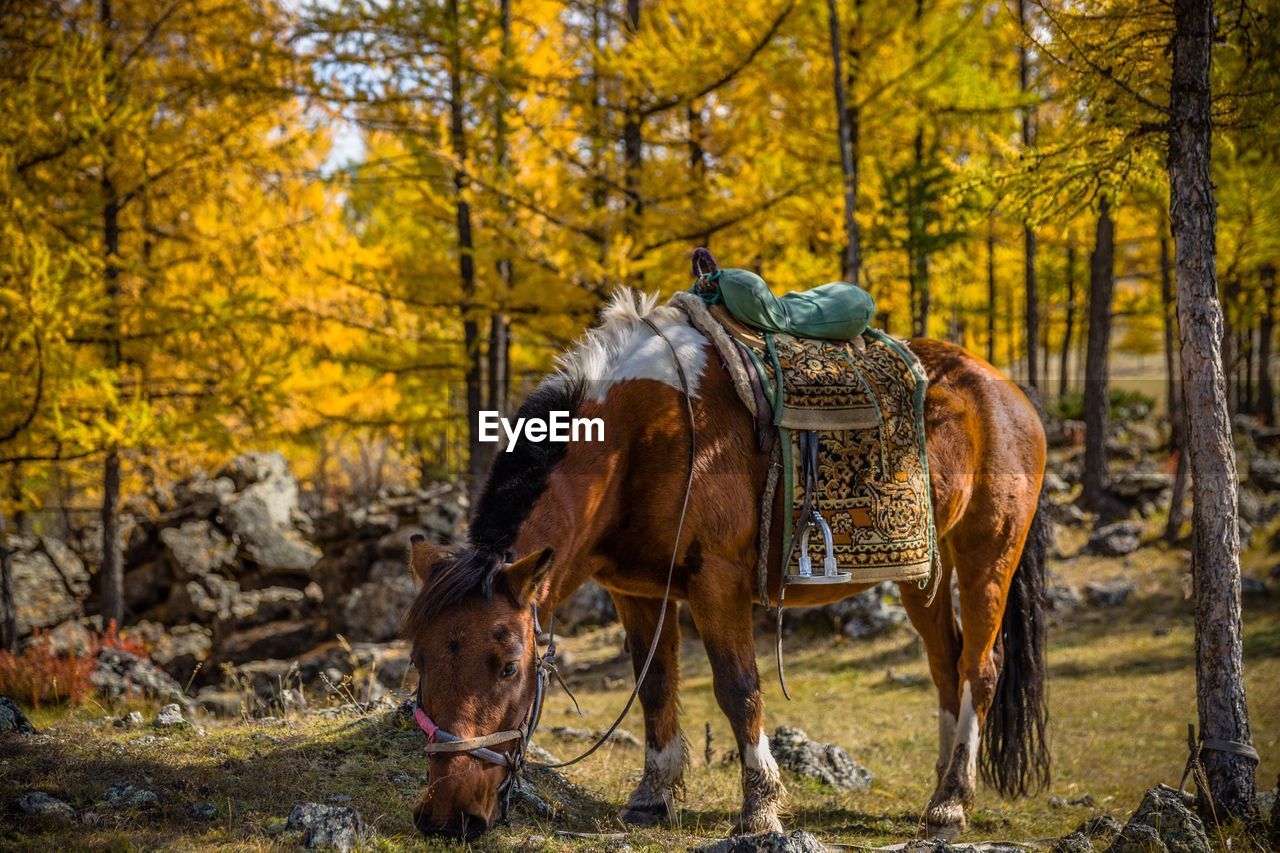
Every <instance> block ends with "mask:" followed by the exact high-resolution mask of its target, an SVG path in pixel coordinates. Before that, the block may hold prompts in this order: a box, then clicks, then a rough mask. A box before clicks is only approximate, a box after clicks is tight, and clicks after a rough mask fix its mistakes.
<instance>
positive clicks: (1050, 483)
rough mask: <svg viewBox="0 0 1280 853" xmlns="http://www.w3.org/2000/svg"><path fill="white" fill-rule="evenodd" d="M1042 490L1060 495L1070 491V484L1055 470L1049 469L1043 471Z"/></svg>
mask: <svg viewBox="0 0 1280 853" xmlns="http://www.w3.org/2000/svg"><path fill="white" fill-rule="evenodd" d="M1044 490H1045V491H1046V492H1048V493H1049V494H1051V495H1061V494H1066V493H1067V492H1069V491H1071V486H1070V484H1069V483H1067V481H1066V480H1064V479H1062V478H1061V477H1059V476H1058V474H1057V472H1056V471H1051V470H1050V471H1045V472H1044Z"/></svg>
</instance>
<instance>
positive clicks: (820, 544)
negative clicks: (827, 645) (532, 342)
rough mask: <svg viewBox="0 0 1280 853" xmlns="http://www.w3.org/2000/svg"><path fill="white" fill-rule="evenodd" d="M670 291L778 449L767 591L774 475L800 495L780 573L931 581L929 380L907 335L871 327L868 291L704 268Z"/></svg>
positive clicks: (769, 493) (790, 503)
mask: <svg viewBox="0 0 1280 853" xmlns="http://www.w3.org/2000/svg"><path fill="white" fill-rule="evenodd" d="M699 251H703V250H699ZM695 263H696V259H695ZM695 272H696V267H695ZM671 304H673V305H676V306H678V307H680V308H682V309H683V310H684V311H685V313H686V314H687V315H688V316H689V318H690V321H691V322H692V324H693V325H694V327H695V328H697V329H698V330H699V331H701V332H702V333H703V334H704V335H706V336H707V337H708V339H710V340H711V341H712V343H713V344H714V346H715V347H716V349H717V351H718V352H719V354H720V358H721V361H722V362H723V363H724V365H725V367H726V369H727V370H728V372H729V375H730V377H731V378H732V380H733V384H734V388H735V390H736V391H737V393H738V397H739V399H741V400H742V403H743V405H744V406H745V407H746V408H747V410H748V411H749V412H750V413H751V415H752V417H753V418H754V420H755V423H756V428H757V435H758V436H759V438H760V442H761V449H763V450H769V451H770V452H771V454H772V456H773V458H774V468H775V469H776V471H777V472H778V473H777V475H776V476H775V474H773V473H771V475H770V478H769V483H768V484H767V485H766V494H765V495H764V496H763V500H762V501H761V547H760V555H761V556H760V563H759V565H758V566H757V573H758V575H759V577H758V582H759V584H760V587H761V590H762V592H765V593H766V594H764V595H762V599H763V600H765V601H766V602H767V601H768V596H767V591H766V590H765V576H766V574H767V568H768V566H767V556H766V555H767V551H768V548H767V544H768V529H769V526H770V523H771V515H772V512H773V506H774V488H776V486H774V485H773V484H775V483H776V484H778V485H781V487H782V491H783V499H782V506H783V507H789V508H790V512H789V513H787V516H788V519H787V521H788V523H787V524H786V526H785V527H784V529H783V531H782V555H783V556H782V561H783V564H782V567H781V569H782V572H781V574H782V576H783V578H784V583H880V582H882V581H918V582H920V583H921V584H924V583H925V582H927V581H928V579H929V577H930V575H931V573H932V570H933V568H934V560H935V555H936V548H935V532H934V525H933V508H932V504H931V501H930V492H929V470H928V460H927V458H926V456H925V447H924V394H925V390H926V386H927V380H926V378H925V374H924V370H923V368H922V367H921V365H920V362H919V360H918V359H917V358H916V357H915V355H914V354H913V353H911V351H910V350H909V349H908V347H907V345H906V343H905V342H902V341H899V340H897V339H895V338H892V337H890V336H888V335H886V334H884V333H882V332H880V331H878V330H875V329H871V328H870V327H869V324H870V321H871V319H872V317H873V315H874V312H875V301H874V300H873V299H872V298H871V296H870V294H868V293H867V292H866V291H864V290H862V289H861V288H858V287H856V286H854V285H852V284H848V283H845V282H835V283H832V284H826V285H822V286H821V287H817V288H813V289H812V290H808V291H802V292H799V293H789V294H786V295H785V296H781V297H778V296H774V295H773V293H772V292H771V291H769V289H768V286H767V285H766V284H765V283H764V280H763V279H761V278H760V277H759V276H758V275H756V274H755V273H752V272H749V271H746V270H731V269H725V270H717V271H715V273H714V274H711V275H706V274H703V275H699V277H698V281H697V282H696V283H695V285H694V287H693V288H692V289H691V290H690V291H688V292H683V293H677V294H675V296H673V297H672V299H671ZM779 481H780V482H779ZM812 533H817V534H820V535H818V536H815V537H814V538H813V539H811V534H812Z"/></svg>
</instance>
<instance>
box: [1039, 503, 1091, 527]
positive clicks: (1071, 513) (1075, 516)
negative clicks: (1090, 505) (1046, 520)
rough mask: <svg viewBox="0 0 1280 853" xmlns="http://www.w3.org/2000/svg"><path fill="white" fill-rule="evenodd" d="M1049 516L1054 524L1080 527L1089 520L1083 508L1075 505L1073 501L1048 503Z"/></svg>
mask: <svg viewBox="0 0 1280 853" xmlns="http://www.w3.org/2000/svg"><path fill="white" fill-rule="evenodd" d="M1048 506H1049V509H1050V517H1051V518H1052V519H1053V522H1054V524H1061V525H1064V526H1066V527H1081V526H1083V525H1084V524H1085V523H1087V522H1088V521H1089V517H1088V516H1087V515H1085V514H1084V510H1082V509H1080V507H1078V506H1076V505H1075V504H1074V503H1061V504H1058V503H1052V502H1050V503H1049V505H1048Z"/></svg>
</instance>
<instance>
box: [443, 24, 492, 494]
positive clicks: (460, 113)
mask: <svg viewBox="0 0 1280 853" xmlns="http://www.w3.org/2000/svg"><path fill="white" fill-rule="evenodd" d="M445 9H446V12H447V15H448V21H449V39H450V41H449V147H450V154H451V155H452V157H453V192H454V208H455V213H456V217H457V228H458V277H459V279H460V280H461V282H462V346H463V350H464V356H463V358H464V360H465V364H466V367H465V370H464V383H465V386H466V397H467V470H468V473H469V477H468V480H469V483H470V488H471V490H472V491H473V492H474V491H475V490H477V489H479V487H480V481H481V479H482V478H483V477H484V463H485V453H484V447H483V446H482V445H481V443H480V422H479V418H480V410H481V409H482V408H484V385H483V383H484V354H483V353H482V352H481V347H480V324H479V322H478V321H477V319H476V311H477V308H478V306H477V305H476V269H475V244H474V242H473V239H472V236H471V203H470V202H469V201H468V199H467V193H468V190H469V187H470V184H471V177H470V175H469V174H468V172H467V127H466V123H465V109H466V108H465V105H464V104H463V87H462V68H463V66H462V29H461V24H460V21H459V18H458V0H447V2H446V4H445Z"/></svg>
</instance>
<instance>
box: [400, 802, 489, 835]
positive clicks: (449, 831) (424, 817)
mask: <svg viewBox="0 0 1280 853" xmlns="http://www.w3.org/2000/svg"><path fill="white" fill-rule="evenodd" d="M413 824H414V826H416V827H418V831H419V832H421V833H422V834H423V835H424V836H425V837H427V838H452V839H458V840H462V841H475V840H476V839H477V838H479V837H480V836H481V835H483V834H484V833H485V832H486V831H488V829H489V827H490V826H491V822H490V820H489V818H487V817H484V816H483V815H478V814H473V813H471V812H467V811H459V812H457V813H456V814H454V815H453V816H452V817H450V818H449V819H448V820H447V821H445V822H444V823H437V822H436V821H435V819H434V818H433V817H432V815H431V809H430V808H427V807H423V806H419V807H418V808H416V809H414V810H413Z"/></svg>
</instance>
